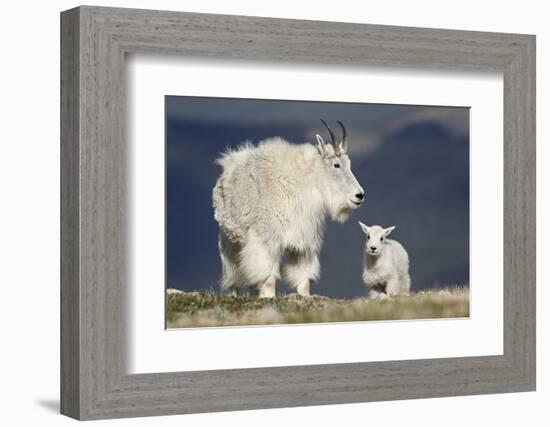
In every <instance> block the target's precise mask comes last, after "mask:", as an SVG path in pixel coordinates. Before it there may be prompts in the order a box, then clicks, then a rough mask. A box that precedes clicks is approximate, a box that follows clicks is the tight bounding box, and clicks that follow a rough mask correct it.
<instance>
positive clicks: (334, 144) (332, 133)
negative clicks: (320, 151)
mask: <svg viewBox="0 0 550 427" xmlns="http://www.w3.org/2000/svg"><path fill="white" fill-rule="evenodd" d="M321 121H322V122H323V124H324V125H325V127H326V128H327V129H328V132H329V133H330V138H331V139H332V145H333V146H334V149H335V150H336V148H337V144H336V138H335V137H334V132H332V130H330V128H329V127H328V125H327V123H326V122H325V121H324V120H323V119H321Z"/></svg>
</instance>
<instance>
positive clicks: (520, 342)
mask: <svg viewBox="0 0 550 427" xmlns="http://www.w3.org/2000/svg"><path fill="white" fill-rule="evenodd" d="M127 53H152V54H158V53H161V54H177V55H184V56H192V57H217V58H239V59H261V60H277V61H282V60H284V61H295V62H299V63H308V64H312V63H317V64H343V65H350V66H354V65H365V64H368V65H385V66H393V67H404V66H407V67H427V68H436V69H448V70H488V71H498V72H502V73H503V79H504V230H503V233H504V266H503V268H504V290H503V293H504V307H503V315H504V319H503V325H504V337H503V347H504V352H503V354H502V355H498V356H480V357H460V358H443V359H425V360H407V361H384V362H366V363H342V364H330V365H312V366H290V367H270V368H253V369H232V370H214V371H193V372H178V373H154V374H132V375H129V374H127V373H126V370H125V366H126V354H125V347H126V340H127V338H126V325H125V324H124V319H125V304H124V295H125V293H124V289H125V280H126V279H125V277H126V268H127V263H126V255H125V254H126V243H125V242H126V234H127V228H126V224H125V218H126V215H125V213H126V203H125V196H126V178H127V175H126V163H125V162H126V160H125V159H126V157H125V150H126V147H125V139H124V135H125V130H124V117H125V115H124V114H125V113H124V99H125V93H124V92H125V84H124V60H125V54H127ZM160 143H161V142H160ZM61 166H62V168H61V412H62V413H63V414H65V415H68V416H70V417H74V418H77V419H82V420H84V419H101V418H116V417H134V416H150V415H167V414H184V413H196V412H214V411H230V410H244V409H259V408H276V407H292V406H304V405H326V404H339V403H351V402H366V401H380V400H393V399H411V398H426V397H437V396H458V395H469V394H484V393H504V392H519V391H529V390H534V389H535V245H536V242H535V37H534V36H532V35H520V34H499V33H485V32H471V31H453V30H441V29H425V28H407V27H393V26H380V25H360V24H347V23H336V22H316V21H301V20H286V19H270V18H257V17H244V16H224V15H210V14H196V13H182V12H164V11H148V10H132V9H116V8H103V7H88V6H83V7H78V8H76V9H71V10H68V11H65V12H63V13H62V14H61ZM206 396H207V397H206Z"/></svg>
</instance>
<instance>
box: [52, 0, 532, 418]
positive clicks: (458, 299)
mask: <svg viewBox="0 0 550 427" xmlns="http://www.w3.org/2000/svg"><path fill="white" fill-rule="evenodd" d="M61 88H62V93H61V165H62V173H61V192H62V194H61V199H62V205H61V232H62V235H61V243H62V244H61V247H62V253H61V411H62V413H63V414H65V415H68V416H70V417H73V418H76V419H82V420H84V419H102V418H117V417H133V416H151V415H167V414H185V413H197V412H214V411H229V410H243V409H259V408H275V407H290V406H305V405H324V404H337V403H350V402H366V401H379V400H393V399H411V398H423V397H438V396H458V395H467V394H482V393H504V392H517V391H530V390H535V261H536V260H535V256H536V253H535V246H536V245H535V37H534V36H531V35H520V34H503V33H484V32H468V31H455V30H441V29H438V30H436V29H425V28H406V27H391V26H374V25H364V24H361V25H359V24H348V23H335V22H317V21H298V20H282V19H272V18H257V17H243V16H223V15H210V14H196V13H182V12H164V11H146V10H133V9H113V8H103V7H87V6H84V7H79V8H76V9H71V10H68V11H65V12H63V13H62V14H61Z"/></svg>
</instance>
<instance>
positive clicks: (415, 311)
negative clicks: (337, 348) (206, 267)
mask: <svg viewBox="0 0 550 427" xmlns="http://www.w3.org/2000/svg"><path fill="white" fill-rule="evenodd" d="M468 316H469V292H468V288H465V287H456V288H450V289H445V290H434V291H426V292H418V293H414V294H411V295H410V296H403V297H395V298H387V299H382V300H369V299H366V298H356V299H352V300H344V299H335V298H329V297H325V296H320V295H313V296H311V297H309V298H304V297H300V296H299V295H296V294H289V295H281V296H278V297H277V298H270V299H260V298H257V297H249V296H238V297H234V296H229V295H220V294H216V293H212V292H190V293H172V292H169V293H168V294H167V301H166V319H167V326H168V328H189V327H205V326H240V325H273V324H286V323H319V322H351V321H367V320H400V319H431V318H448V317H468Z"/></svg>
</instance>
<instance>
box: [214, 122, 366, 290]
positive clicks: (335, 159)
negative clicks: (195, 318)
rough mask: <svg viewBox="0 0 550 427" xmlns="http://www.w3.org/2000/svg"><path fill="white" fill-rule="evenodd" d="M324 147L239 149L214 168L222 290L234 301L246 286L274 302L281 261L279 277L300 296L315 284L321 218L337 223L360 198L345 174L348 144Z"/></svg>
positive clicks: (274, 142)
mask: <svg viewBox="0 0 550 427" xmlns="http://www.w3.org/2000/svg"><path fill="white" fill-rule="evenodd" d="M322 122H323V124H324V125H325V126H326V127H327V129H328V131H329V133H330V136H331V139H332V142H331V143H330V144H326V143H325V141H324V140H323V138H322V137H321V136H320V135H319V134H317V135H316V138H317V145H316V146H315V145H313V144H308V143H306V144H299V145H298V144H291V143H288V142H287V141H284V140H283V139H281V138H270V139H266V140H264V141H262V142H260V143H259V144H258V146H253V145H252V144H250V143H246V144H244V145H242V146H241V147H239V148H238V149H237V150H235V151H227V152H226V153H225V154H223V155H222V157H221V158H220V159H218V160H217V163H218V164H219V165H221V166H222V168H223V171H222V174H221V176H220V177H219V178H218V181H217V182H216V185H215V187H214V190H213V194H212V198H213V205H214V217H215V219H216V221H217V222H218V224H219V227H220V233H219V250H220V256H221V261H222V278H221V283H220V285H221V288H222V290H224V291H226V290H228V291H230V292H231V293H233V294H237V293H238V290H239V286H240V285H241V284H246V285H248V286H249V287H250V289H251V292H252V293H254V294H258V295H259V296H260V297H264V298H271V297H274V296H275V283H276V281H277V280H278V279H280V277H281V271H280V263H281V258H282V257H283V255H284V254H285V253H286V254H287V259H288V262H287V263H286V265H285V266H284V267H283V271H282V273H283V276H284V278H285V280H286V281H287V282H288V284H289V285H290V286H291V287H292V288H295V289H296V291H297V293H298V294H300V295H304V296H307V295H309V288H310V282H311V281H312V280H316V279H318V278H319V270H320V266H319V250H320V248H321V243H322V240H323V230H324V221H325V217H326V215H327V214H328V215H330V217H331V218H332V219H333V220H335V221H337V222H344V221H345V220H346V219H347V218H348V215H349V213H350V211H352V210H353V209H357V208H358V207H359V206H361V204H362V203H363V200H364V197H365V193H364V191H363V189H362V188H361V186H360V185H359V183H358V182H357V179H355V176H354V175H353V173H352V172H351V164H350V160H349V157H348V155H347V148H348V138H347V133H346V128H345V127H344V125H343V124H342V123H341V122H338V124H339V125H340V126H341V128H342V132H343V137H342V140H341V141H339V142H338V141H337V140H336V138H335V136H334V133H333V132H332V130H331V129H330V128H329V127H328V126H327V124H326V123H325V122H324V121H322Z"/></svg>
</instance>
